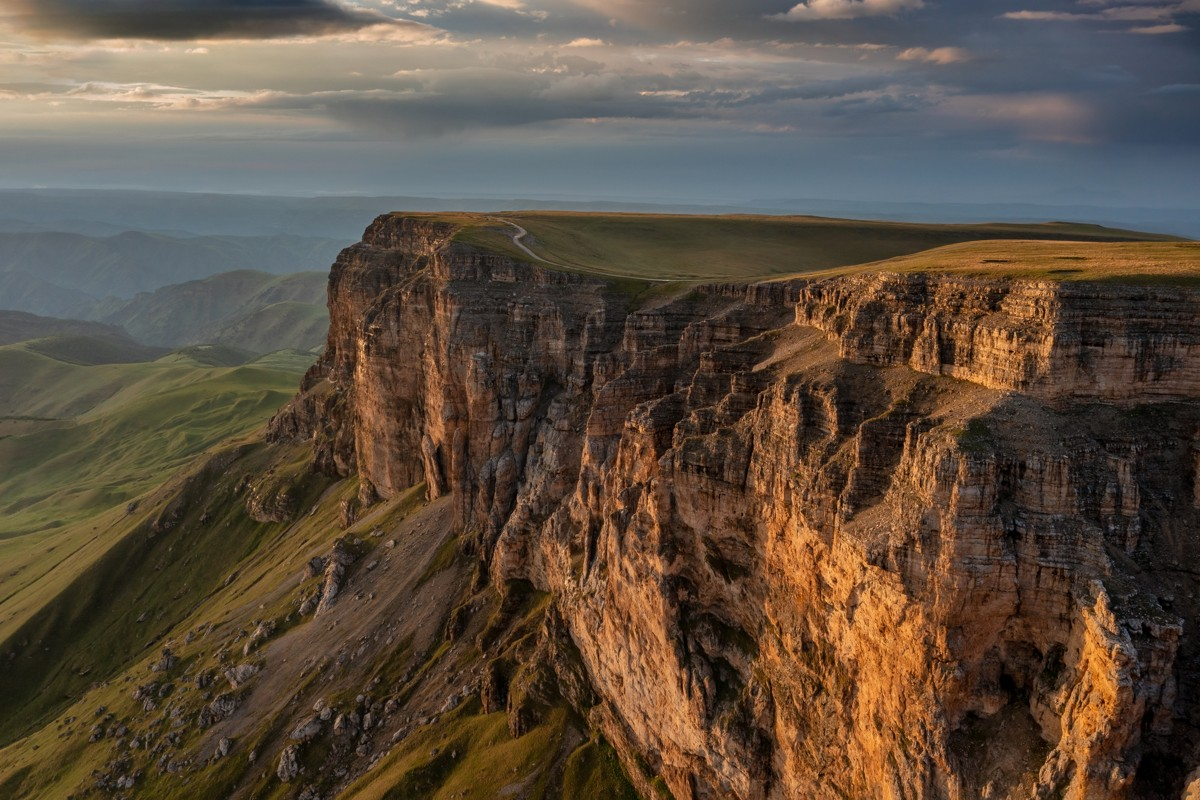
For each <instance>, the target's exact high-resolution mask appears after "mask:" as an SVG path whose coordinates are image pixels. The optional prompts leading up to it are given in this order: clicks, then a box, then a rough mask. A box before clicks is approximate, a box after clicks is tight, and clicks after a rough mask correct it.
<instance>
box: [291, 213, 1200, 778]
mask: <svg viewBox="0 0 1200 800" xmlns="http://www.w3.org/2000/svg"><path fill="white" fill-rule="evenodd" d="M454 232H455V229H454V228H453V227H452V226H451V225H446V224H440V223H433V222H429V221H424V220H419V219H410V218H405V217H402V216H389V217H383V218H380V220H378V221H377V222H376V223H375V224H374V225H373V226H372V227H371V228H370V229H369V230H368V231H367V235H366V238H365V240H364V241H363V242H362V243H361V244H359V245H356V246H354V247H352V248H350V249H348V250H347V251H346V252H345V253H343V255H342V256H341V258H340V259H339V260H338V262H337V264H336V266H335V268H334V272H333V274H332V276H331V279H330V296H329V302H330V311H331V330H330V338H329V346H328V350H327V352H326V354H325V356H324V358H323V359H322V361H321V362H320V363H319V364H318V365H317V366H316V367H315V368H314V369H313V371H312V372H311V373H310V374H309V376H308V377H307V378H306V382H305V389H306V391H305V393H304V394H302V395H301V397H299V398H298V399H297V400H296V402H295V403H293V405H292V406H291V407H290V408H289V409H287V410H285V411H284V412H283V413H282V414H281V415H280V416H279V417H277V418H276V420H274V422H273V423H272V435H273V436H275V437H276V438H309V439H312V441H313V443H314V447H315V449H316V452H317V456H318V462H319V463H320V464H321V466H322V468H323V469H327V470H329V471H332V472H337V473H340V474H348V473H351V472H357V473H358V475H359V476H360V478H361V483H362V487H363V488H362V494H363V498H364V500H366V501H369V500H370V499H371V498H372V497H373V496H376V495H378V496H390V495H392V494H394V493H396V492H398V491H400V490H401V489H403V488H405V487H408V486H411V485H413V484H416V483H419V482H422V481H424V482H425V484H426V486H427V487H428V491H429V493H430V495H431V496H441V495H451V496H452V497H453V501H454V503H455V506H456V509H457V511H456V515H457V520H458V524H460V525H461V526H462V528H463V529H464V531H466V532H467V533H468V534H469V537H470V541H471V542H472V543H473V548H474V552H475V553H476V554H477V556H478V558H479V559H480V560H481V562H483V564H484V565H485V566H486V568H487V570H488V572H489V573H490V576H491V578H492V580H493V581H495V582H496V583H497V584H498V585H504V584H505V582H507V581H512V580H517V579H527V580H530V581H532V582H533V583H534V584H536V585H537V586H538V587H539V588H542V589H545V590H549V591H551V592H552V593H553V594H554V597H555V603H556V605H557V607H558V609H559V611H560V613H561V615H562V619H563V621H564V623H565V625H566V627H567V629H568V631H569V633H570V636H571V638H572V639H573V641H574V644H575V645H576V646H577V647H578V649H579V653H580V655H581V656H582V660H583V663H584V665H585V666H586V669H587V671H588V674H589V677H590V680H591V682H592V685H593V686H592V688H593V689H594V691H595V693H596V695H597V696H598V697H599V698H601V702H600V704H599V705H598V706H596V707H594V708H591V709H590V710H588V713H589V719H590V720H591V721H592V722H593V724H594V725H596V726H598V727H600V728H601V729H602V730H603V731H604V733H605V734H606V735H607V736H608V737H609V739H610V740H612V741H613V742H614V744H616V746H617V748H618V750H619V751H620V752H621V753H622V754H623V755H624V756H625V758H626V759H627V761H633V760H638V759H640V760H642V761H643V763H644V764H646V765H648V766H649V768H650V770H651V771H652V772H654V773H658V774H660V775H661V776H662V778H663V780H664V781H665V783H666V785H667V787H669V789H670V790H671V792H672V793H673V794H674V796H675V797H676V798H681V799H682V798H727V797H736V798H745V799H746V800H750V799H754V800H759V799H761V798H794V797H816V798H824V797H882V798H897V799H899V798H908V799H910V800H911V798H974V797H991V798H1003V797H1037V798H1070V799H1071V800H1075V799H1077V798H1089V799H1090V798H1124V797H1179V796H1181V795H1182V794H1183V792H1184V791H1185V790H1186V788H1185V787H1186V786H1187V785H1188V783H1187V776H1188V774H1189V773H1190V772H1191V771H1192V770H1194V769H1195V768H1196V767H1197V765H1198V764H1200V752H1197V750H1196V746H1197V745H1196V743H1197V742H1200V661H1198V656H1200V653H1198V648H1197V644H1196V642H1197V639H1198V638H1200V637H1198V636H1197V631H1196V624H1197V621H1198V620H1200V611H1198V605H1197V594H1198V592H1200V567H1198V566H1197V564H1198V563H1200V561H1198V559H1197V556H1198V555H1200V541H1198V539H1200V477H1198V465H1200V404H1198V403H1197V400H1196V398H1197V397H1200V296H1198V295H1197V293H1195V292H1192V291H1186V290H1177V289H1170V290H1168V289H1163V288H1149V287H1123V286H1115V285H1059V284H1054V283H1048V282H1020V281H985V280H972V279H967V278H948V277H932V276H922V275H903V276H901V275H886V274H876V275H863V276H857V277H850V278H840V279H829V280H824V281H816V282H794V283H786V284H785V283H779V284H768V285H751V286H736V285H728V286H709V287H702V288H697V289H694V290H691V291H688V292H686V293H681V292H674V293H671V292H666V291H663V290H661V289H659V290H654V291H650V292H647V293H641V294H639V291H640V289H638V288H630V287H629V286H628V285H627V284H613V283H606V282H604V281H602V280H600V279H597V278H593V277H588V276H583V275H574V274H567V273H560V272H553V271H549V270H545V269H541V268H539V267H535V266H531V265H528V264H524V263H518V262H515V261H513V260H512V259H510V258H508V257H506V256H502V255H495V254H489V253H484V252H480V251H479V250H476V249H472V248H471V247H468V246H466V245H463V244H459V243H455V242H453V235H454ZM637 771H638V770H636V769H631V772H634V773H636V772H637ZM637 780H639V778H637V776H636V775H635V781H637ZM1191 781H1192V789H1191V791H1193V792H1195V786H1196V785H1197V784H1196V778H1195V776H1194V775H1193V776H1192V778H1191ZM643 788H644V789H647V790H649V789H650V788H651V787H649V786H648V785H647V786H645V787H643Z"/></svg>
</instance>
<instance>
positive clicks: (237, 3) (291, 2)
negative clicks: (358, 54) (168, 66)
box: [0, 0, 416, 41]
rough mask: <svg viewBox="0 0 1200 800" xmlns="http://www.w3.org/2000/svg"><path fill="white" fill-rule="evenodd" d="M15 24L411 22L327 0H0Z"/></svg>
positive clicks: (137, 26)
mask: <svg viewBox="0 0 1200 800" xmlns="http://www.w3.org/2000/svg"><path fill="white" fill-rule="evenodd" d="M0 5H3V6H4V7H5V8H7V9H9V11H8V13H6V14H5V15H4V16H5V17H6V18H7V19H8V21H9V22H10V24H13V25H14V26H15V27H16V28H17V29H19V30H22V31H25V32H27V33H32V34H35V35H39V36H44V37H65V38H70V39H85V40H89V39H150V40H162V41H186V40H190V39H271V38H278V37H286V36H298V35H314V34H330V33H346V32H349V31H356V30H360V29H362V28H365V27H368V26H375V25H381V24H387V25H395V26H404V25H411V26H415V25H416V23H405V22H400V21H397V20H391V19H390V18H388V17H385V16H383V15H382V14H379V13H376V12H372V11H364V10H360V9H357V8H350V7H347V6H343V5H340V4H338V3H335V2H331V0H0Z"/></svg>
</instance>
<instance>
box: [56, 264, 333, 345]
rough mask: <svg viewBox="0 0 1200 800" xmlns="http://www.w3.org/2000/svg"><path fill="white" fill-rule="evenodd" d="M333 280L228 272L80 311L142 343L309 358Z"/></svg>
mask: <svg viewBox="0 0 1200 800" xmlns="http://www.w3.org/2000/svg"><path fill="white" fill-rule="evenodd" d="M327 282H328V274H327V273H325V272H300V273H296V274H293V275H282V276H280V275H272V274H269V273H266V272H262V271H257V270H237V271H233V272H224V273H221V274H219V275H214V276H212V277H210V278H205V279H203V280H197V281H188V282H187V283H180V284H174V285H171V286H165V287H162V288H160V289H157V290H156V291H154V292H145V293H142V294H139V295H137V296H136V297H133V298H131V299H129V300H115V299H109V300H106V301H104V302H101V303H95V304H92V305H91V306H88V307H83V308H80V309H79V313H81V314H82V315H83V316H84V317H86V318H88V319H95V320H99V321H101V322H105V323H108V324H111V325H120V326H121V327H123V328H124V329H125V330H127V331H129V333H130V334H131V335H132V336H133V337H134V338H136V339H137V340H138V341H141V342H144V343H146V344H151V345H159V346H164V347H181V346H185V345H193V344H201V343H208V344H224V345H229V346H232V347H238V348H241V349H243V350H247V351H250V352H253V353H269V352H271V351H272V350H280V349H284V348H299V349H302V350H309V349H312V348H315V347H319V346H320V345H322V344H324V342H325V333H326V330H327V329H328V327H329V314H328V311H327V310H326V307H325V292H326V284H327Z"/></svg>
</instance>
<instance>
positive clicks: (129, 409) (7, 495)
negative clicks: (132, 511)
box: [0, 364, 298, 556]
mask: <svg viewBox="0 0 1200 800" xmlns="http://www.w3.org/2000/svg"><path fill="white" fill-rule="evenodd" d="M33 367H34V368H33V371H34V372H35V373H39V375H37V376H31V378H30V382H31V383H32V382H35V381H37V380H39V379H40V377H44V376H45V374H46V372H47V371H46V370H43V369H42V365H33ZM51 371H52V372H54V376H53V381H54V383H56V384H60V385H61V384H62V383H65V382H73V386H72V389H73V391H74V392H75V393H77V399H78V401H79V402H78V403H72V402H66V403H64V402H63V401H64V400H65V399H66V398H65V397H63V396H59V397H52V396H49V395H48V396H46V397H44V398H38V397H30V398H29V400H30V402H29V403H28V404H27V405H26V406H25V407H23V408H21V407H19V408H10V409H9V410H10V411H16V412H23V413H20V415H21V416H34V415H38V416H46V417H58V416H60V415H61V416H63V417H67V418H68V419H69V421H70V423H71V424H69V425H66V426H62V425H55V426H46V428H45V429H43V430H34V431H31V432H28V433H26V434H24V435H19V436H10V437H7V438H5V439H0V538H7V537H11V536H14V535H17V534H29V533H39V532H43V531H46V530H50V529H54V528H61V527H63V526H65V525H68V524H70V523H73V522H78V521H80V520H83V519H86V518H88V517H90V516H92V515H94V514H96V513H97V512H98V511H103V510H106V509H108V508H112V507H113V506H116V505H119V504H121V503H125V502H128V501H130V500H131V499H132V498H134V497H137V496H138V495H140V494H141V493H143V492H145V491H147V490H148V489H150V488H152V487H153V486H156V485H157V484H159V483H161V481H162V478H163V476H164V475H166V474H169V473H170V472H172V471H174V470H175V469H178V468H179V467H180V466H182V465H183V464H184V463H186V462H187V461H188V460H190V459H192V458H194V457H195V456H196V455H198V454H199V453H202V452H203V451H205V450H207V449H208V448H209V447H212V446H213V445H214V444H216V443H217V442H220V441H223V440H225V439H228V438H229V437H231V436H238V435H243V434H245V433H248V432H249V431H251V430H253V429H254V428H256V427H258V426H259V425H261V424H262V423H263V422H264V421H265V420H266V419H267V418H268V417H270V416H271V415H272V414H273V413H274V412H275V411H276V410H277V409H278V408H279V407H280V406H281V405H283V403H285V402H286V401H287V400H288V398H290V397H291V395H292V394H293V392H294V390H295V385H296V382H297V378H298V370H296V369H278V368H274V369H263V368H259V367H256V366H248V367H239V368H235V369H221V368H217V369H207V368H203V367H195V366H188V365H185V364H169V365H154V364H139V365H129V368H128V369H126V370H124V371H121V370H119V369H117V370H106V371H104V372H103V373H101V374H95V373H94V372H93V371H92V368H77V369H65V370H61V369H60V370H51ZM16 379H17V380H20V378H19V377H18V378H16ZM89 387H90V388H89ZM110 392H111V393H112V394H111V396H109V397H108V398H107V399H104V400H103V401H102V402H97V404H96V405H95V406H93V408H91V409H89V410H86V411H83V413H80V414H78V415H72V414H70V412H71V411H75V410H82V409H81V408H80V407H81V406H82V405H86V404H87V402H91V401H100V400H101V398H103V397H104V395H105V394H108V393H110ZM62 412H67V413H65V414H64V413H62ZM2 555H3V551H2V550H0V556H2Z"/></svg>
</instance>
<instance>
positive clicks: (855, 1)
mask: <svg viewBox="0 0 1200 800" xmlns="http://www.w3.org/2000/svg"><path fill="white" fill-rule="evenodd" d="M924 7H925V3H924V0H806V2H803V3H800V4H799V5H796V6H794V7H793V8H792V10H791V11H788V12H787V13H786V14H774V15H772V16H771V19H781V20H786V21H788V22H808V21H810V20H818V19H857V18H859V17H883V16H891V15H894V14H899V13H900V12H901V11H912V10H914V9H918V8H924Z"/></svg>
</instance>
